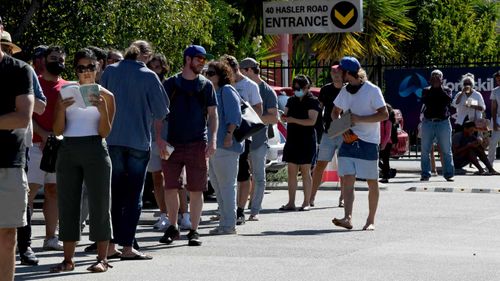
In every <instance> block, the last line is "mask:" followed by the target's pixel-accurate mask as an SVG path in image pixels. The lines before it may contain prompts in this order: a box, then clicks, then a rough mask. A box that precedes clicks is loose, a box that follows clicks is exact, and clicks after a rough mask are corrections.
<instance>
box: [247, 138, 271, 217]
mask: <svg viewBox="0 0 500 281" xmlns="http://www.w3.org/2000/svg"><path fill="white" fill-rule="evenodd" d="M267 151H268V147H267V144H263V145H261V146H259V147H258V148H256V149H254V148H251V147H250V154H249V158H250V163H251V164H252V175H253V181H254V182H255V189H254V190H253V195H252V205H251V206H250V209H251V211H250V214H252V215H258V214H259V212H260V210H261V209H262V200H263V199H264V191H265V190H266V155H267Z"/></svg>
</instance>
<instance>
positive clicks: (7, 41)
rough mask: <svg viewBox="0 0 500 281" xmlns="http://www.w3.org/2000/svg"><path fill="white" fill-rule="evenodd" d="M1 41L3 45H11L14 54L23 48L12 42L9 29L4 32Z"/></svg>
mask: <svg viewBox="0 0 500 281" xmlns="http://www.w3.org/2000/svg"><path fill="white" fill-rule="evenodd" d="M0 43H2V45H7V46H9V47H11V48H12V54H15V53H19V52H20V51H21V48H19V46H17V45H16V44H14V43H12V38H11V37H10V33H8V32H7V31H4V32H2V39H1V40H0Z"/></svg>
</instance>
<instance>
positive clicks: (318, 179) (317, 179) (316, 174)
mask: <svg viewBox="0 0 500 281" xmlns="http://www.w3.org/2000/svg"><path fill="white" fill-rule="evenodd" d="M327 165H328V162H327V161H318V162H317V163H316V166H315V167H314V170H313V175H312V189H311V199H310V204H311V206H312V205H314V200H315V199H316V193H317V192H318V188H319V186H320V185H321V183H323V181H322V179H323V172H324V171H325V169H326V166H327Z"/></svg>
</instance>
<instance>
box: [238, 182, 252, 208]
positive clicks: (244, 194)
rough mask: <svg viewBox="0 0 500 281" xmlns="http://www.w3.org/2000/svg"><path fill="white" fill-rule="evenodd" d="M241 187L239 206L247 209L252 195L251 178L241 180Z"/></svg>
mask: <svg viewBox="0 0 500 281" xmlns="http://www.w3.org/2000/svg"><path fill="white" fill-rule="evenodd" d="M239 185H240V188H239V192H238V208H242V209H245V206H246V204H247V202H248V195H250V180H247V181H242V182H239Z"/></svg>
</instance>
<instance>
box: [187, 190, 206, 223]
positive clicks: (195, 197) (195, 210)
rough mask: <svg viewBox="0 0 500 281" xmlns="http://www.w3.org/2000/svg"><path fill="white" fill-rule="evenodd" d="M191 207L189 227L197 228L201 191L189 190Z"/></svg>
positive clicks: (201, 204)
mask: <svg viewBox="0 0 500 281" xmlns="http://www.w3.org/2000/svg"><path fill="white" fill-rule="evenodd" d="M189 195H190V202H189V207H190V208H191V229H193V230H197V229H198V225H199V224H200V217H201V212H202V210H203V192H193V191H191V192H189Z"/></svg>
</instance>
